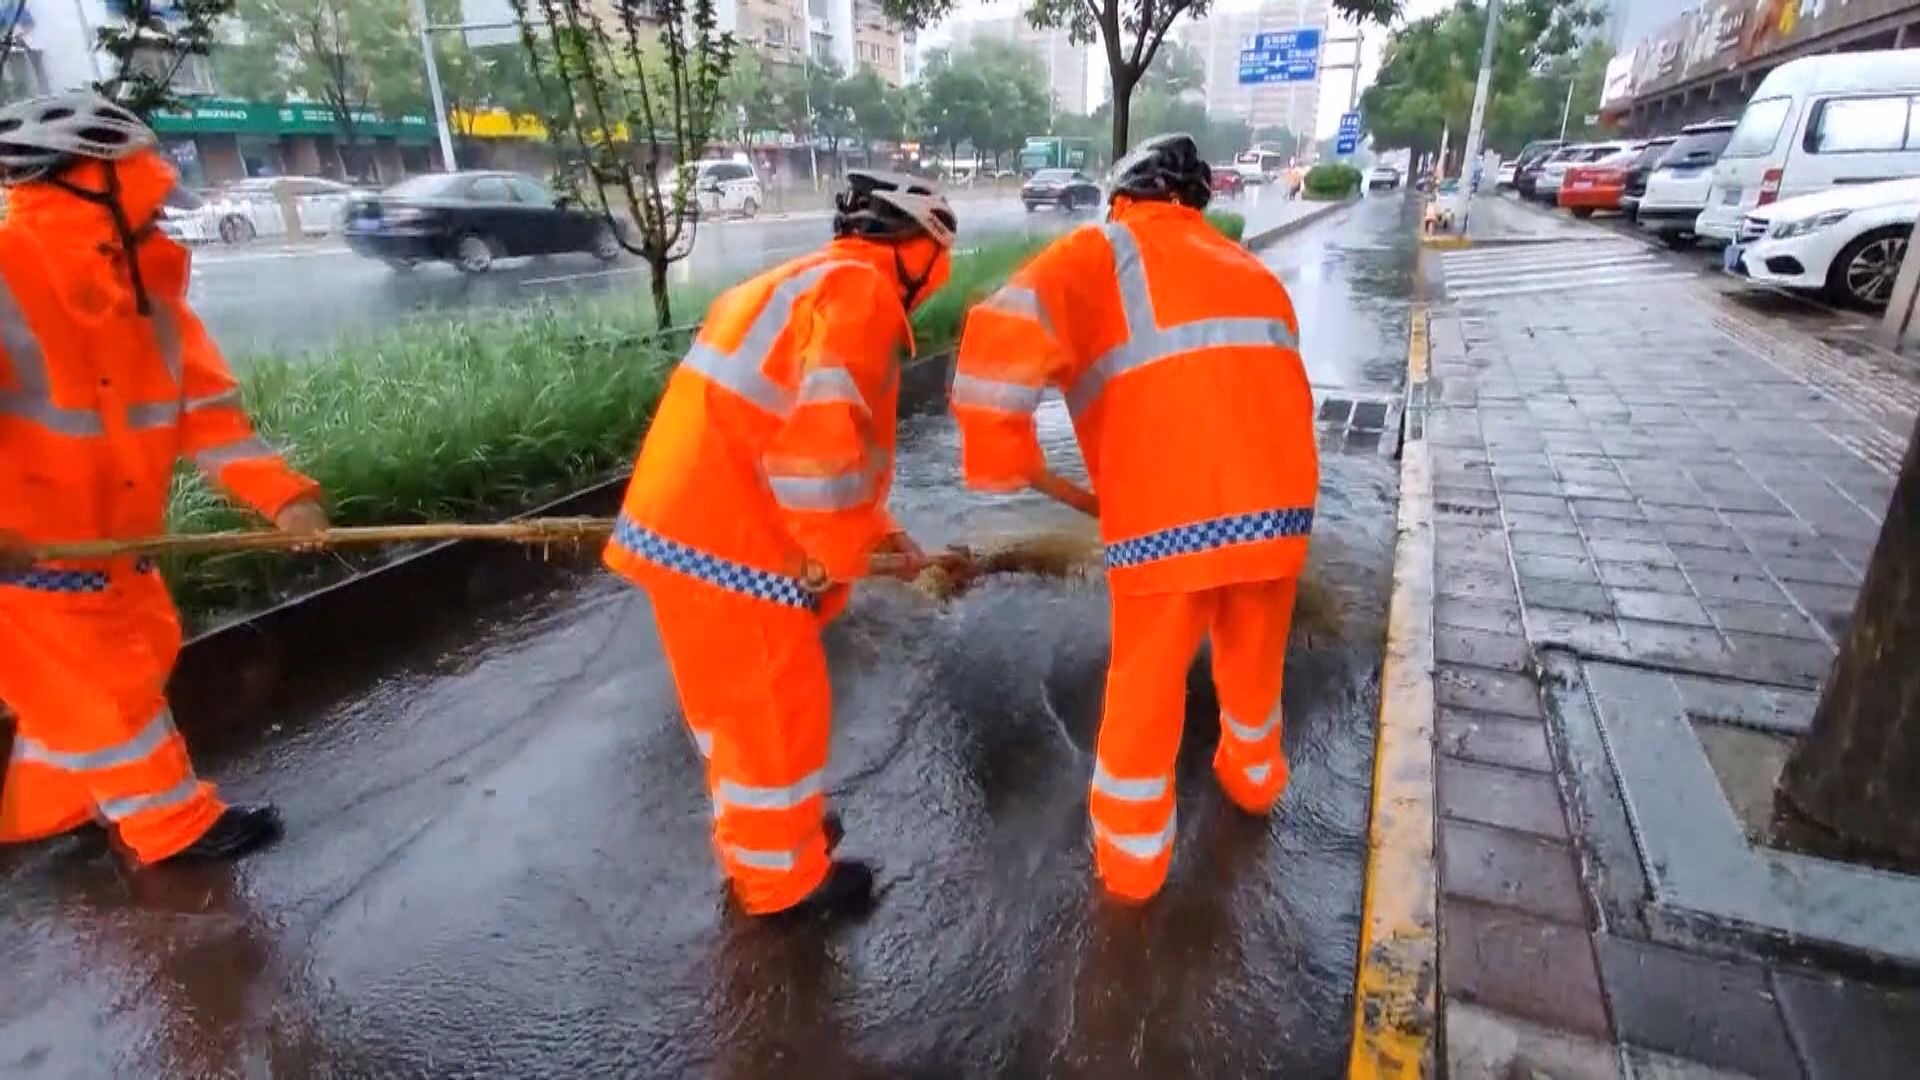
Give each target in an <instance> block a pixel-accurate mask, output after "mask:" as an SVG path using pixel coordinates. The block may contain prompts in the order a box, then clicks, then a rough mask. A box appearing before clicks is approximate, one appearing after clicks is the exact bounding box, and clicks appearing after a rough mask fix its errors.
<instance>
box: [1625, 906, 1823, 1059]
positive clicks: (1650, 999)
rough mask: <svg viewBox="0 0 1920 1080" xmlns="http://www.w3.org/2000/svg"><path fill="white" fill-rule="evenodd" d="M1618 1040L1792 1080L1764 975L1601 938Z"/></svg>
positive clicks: (1789, 1053) (1788, 1050) (1782, 1029)
mask: <svg viewBox="0 0 1920 1080" xmlns="http://www.w3.org/2000/svg"><path fill="white" fill-rule="evenodd" d="M1595 948H1596V951H1597V952H1598V953H1599V957H1600V971H1601V977H1602V978H1603V979H1604V981H1605V984H1606V991H1607V997H1608V1000H1609V1001H1611V1002H1612V1004H1613V1018H1614V1026H1615V1028H1616V1030H1617V1031H1618V1034H1619V1036H1620V1038H1621V1039H1622V1040H1623V1041H1625V1042H1629V1043H1633V1044H1635V1045H1638V1046H1644V1047H1648V1048H1650V1049H1654V1050H1660V1051H1664V1052H1666V1053H1670V1054H1676V1055H1678V1056H1680V1057H1684V1058H1690V1059H1692V1060H1695V1061H1701V1062H1705V1063H1707V1064H1709V1065H1715V1066H1719V1067H1721V1068H1729V1069H1738V1070H1740V1071H1742V1072H1746V1073H1750V1074H1752V1075H1753V1076H1755V1077H1758V1078H1760V1080H1775V1078H1778V1080H1799V1077H1800V1075H1801V1072H1800V1066H1799V1064H1798V1062H1797V1061H1796V1059H1795V1057H1794V1053H1793V1046H1792V1045H1791V1044H1790V1043H1789V1042H1788V1041H1787V1031H1786V1025H1785V1023H1784V1022H1783V1021H1782V1019H1781V1015H1780V1010H1779V1008H1778V1007H1777V1005H1776V1003H1775V1001H1774V997H1773V993H1772V991H1771V989H1770V988H1769V986H1768V980H1767V977H1766V971H1765V970H1764V969H1763V968H1760V967H1757V966H1746V965H1739V966H1736V965H1732V964H1725V963H1721V962H1719V961H1715V960H1710V959H1706V958H1703V957H1699V956H1694V955H1690V954H1687V953H1683V952H1680V951H1678V950H1675V949H1669V948H1665V947H1663V946H1657V945H1648V944H1645V943H1643V942H1637V941H1629V940H1627V939H1625V938H1619V937H1614V936H1612V935H1604V936H1601V937H1599V938H1598V939H1597V940H1596V942H1595Z"/></svg>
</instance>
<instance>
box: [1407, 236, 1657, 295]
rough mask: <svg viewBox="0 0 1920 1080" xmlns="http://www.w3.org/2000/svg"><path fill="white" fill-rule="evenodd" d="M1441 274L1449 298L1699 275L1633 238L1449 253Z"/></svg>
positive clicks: (1615, 286)
mask: <svg viewBox="0 0 1920 1080" xmlns="http://www.w3.org/2000/svg"><path fill="white" fill-rule="evenodd" d="M1440 267H1441V276H1442V278H1443V279H1444V281H1445V283H1446V295H1447V298H1448V299H1449V300H1454V301H1460V302H1465V301H1474V300H1490V299H1493V298H1495V297H1500V296H1526V295H1537V294H1540V293H1551V292H1578V291H1582V290H1586V289H1618V288H1623V287H1629V286H1636V285H1642V284H1648V285H1670V283H1672V282H1674V281H1678V280H1682V279H1688V278H1692V277H1694V276H1695V274H1694V272H1693V271H1692V270H1689V269H1686V268H1685V267H1683V266H1679V265H1676V264H1674V263H1672V262H1669V261H1667V260H1665V259H1663V258H1661V257H1660V256H1659V255H1658V254H1656V253H1655V252H1654V251H1653V250H1652V249H1651V248H1649V247H1647V246H1646V245H1645V244H1639V243H1635V242H1633V241H1631V240H1618V241H1614V240H1606V241H1593V240H1572V241H1558V242H1553V243H1540V244H1516V245H1514V246H1511V247H1486V248H1478V249H1469V250H1466V251H1453V252H1446V253H1443V254H1442V255H1441V256H1440Z"/></svg>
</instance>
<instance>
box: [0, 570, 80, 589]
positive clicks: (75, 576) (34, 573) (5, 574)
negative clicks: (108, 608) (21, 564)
mask: <svg viewBox="0 0 1920 1080" xmlns="http://www.w3.org/2000/svg"><path fill="white" fill-rule="evenodd" d="M0 585H5V586H11V587H13V588H16V589H33V590H35V591H36V592H63V593H92V592H106V591H107V575H105V574H102V573H100V572H99V571H97V570H49V569H46V568H44V567H34V568H33V569H31V570H0Z"/></svg>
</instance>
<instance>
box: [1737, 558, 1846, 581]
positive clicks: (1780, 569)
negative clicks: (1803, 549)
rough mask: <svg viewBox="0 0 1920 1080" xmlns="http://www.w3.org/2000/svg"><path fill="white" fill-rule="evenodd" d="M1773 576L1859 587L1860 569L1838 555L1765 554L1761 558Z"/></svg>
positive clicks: (1786, 579)
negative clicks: (1822, 556) (1843, 560)
mask: <svg viewBox="0 0 1920 1080" xmlns="http://www.w3.org/2000/svg"><path fill="white" fill-rule="evenodd" d="M1761 561H1762V562H1764V563H1766V566H1767V569H1768V570H1771V571H1773V576H1774V577H1777V578H1779V579H1780V580H1781V581H1789V582H1791V581H1806V582H1812V583H1813V584H1816V585H1848V586H1853V587H1856V588H1857V587H1858V586H1859V584H1860V580H1861V574H1860V571H1858V570H1855V569H1854V568H1853V567H1851V566H1848V565H1847V564H1846V563H1844V562H1842V561H1840V559H1839V558H1838V557H1831V558H1824V559H1823V558H1820V557H1818V556H1815V555H1764V556H1762V559H1761Z"/></svg>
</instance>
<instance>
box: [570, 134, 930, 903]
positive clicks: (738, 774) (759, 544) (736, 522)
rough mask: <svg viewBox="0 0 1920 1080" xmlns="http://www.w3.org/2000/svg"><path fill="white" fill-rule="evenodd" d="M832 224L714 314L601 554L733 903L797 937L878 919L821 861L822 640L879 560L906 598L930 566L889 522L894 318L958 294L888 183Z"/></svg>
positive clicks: (824, 851) (863, 182)
mask: <svg viewBox="0 0 1920 1080" xmlns="http://www.w3.org/2000/svg"><path fill="white" fill-rule="evenodd" d="M835 205H836V209H837V213H836V214H835V215H834V219H833V240H832V241H831V242H830V243H828V244H827V245H826V246H825V247H824V248H822V249H821V250H819V251H817V252H814V253H812V254H809V255H805V256H802V257H800V258H798V259H795V260H793V261H791V262H788V263H786V264H784V265H781V266H778V267H775V268H774V269H772V270H768V271H766V272H765V273H762V274H760V275H759V276H757V277H755V278H753V279H752V280H750V281H747V282H745V283H744V284H741V285H739V286H736V287H735V288H733V289H731V290H729V291H728V292H726V293H725V294H723V295H722V296H721V297H720V299H719V300H718V301H716V302H715V303H714V305H713V307H712V309H711V310H710V311H709V312H708V314H707V319H706V322H705V324H704V325H703V326H702V328H701V331H700V335H699V338H698V339H697V340H696V342H695V343H694V345H693V348H692V349H691V351H689V352H688V353H687V356H686V358H685V360H683V361H682V362H681V364H680V365H679V367H678V369H677V370H676V371H675V372H674V375H673V378H672V381H671V382H669V383H668V385H667V391H666V394H665V395H664V396H663V397H662V399H661V401H660V406H659V410H658V412H657V414H656V415H655V417H654V420H653V425H652V427H651V428H649V429H648V431H647V436H646V440H645V442H644V444H643V445H642V446H641V448H640V455H639V459H638V461H637V462H636V463H635V465H634V469H633V480H632V482H631V484H630V485H629V486H628V488H627V494H626V500H625V503H624V505H623V507H622V510H621V513H620V516H619V518H618V519H617V523H616V526H615V530H614V535H613V540H612V542H611V543H610V544H609V545H608V547H607V551H606V562H607V565H608V566H609V567H610V568H612V569H613V570H614V571H615V572H616V573H618V574H620V575H622V576H623V577H626V578H628V579H630V580H631V581H633V582H634V583H635V584H636V585H639V586H640V587H641V588H643V589H645V590H646V592H647V595H648V597H649V598H650V599H651V601H652V603H653V614H654V620H655V622H656V623H657V625H658V626H659V630H660V643H661V647H662V648H663V650H664V651H665V652H666V656H667V662H668V664H669V666H670V667H671V668H672V670H673V679H674V686H675V688H676V689H677V690H678V692H679V697H680V706H681V712H682V713H683V714H684V715H685V717H686V721H687V726H688V728H689V729H690V730H691V732H692V735H693V741H694V743H695V745H696V746H697V747H698V748H699V751H700V754H701V755H702V757H703V758H705V762H706V779H707V789H708V793H709V795H710V796H711V798H712V803H713V829H714V849H715V853H716V855H717V856H718V858H719V861H720V865H721V867H722V868H723V869H724V870H725V872H726V874H727V877H728V879H729V883H730V887H731V891H732V895H733V898H734V900H735V901H736V902H737V903H738V904H739V906H740V907H741V908H743V909H744V910H745V911H746V912H748V913H749V914H752V915H765V916H771V915H781V916H784V917H785V918H787V919H790V920H792V919H799V918H803V917H809V916H812V915H816V914H824V915H833V916H843V915H859V914H864V913H865V912H866V911H867V910H868V909H869V908H870V906H871V904H872V902H873V881H874V875H873V869H872V867H870V866H868V865H866V864H865V863H862V862H859V861H856V860H852V859H838V860H835V859H833V858H832V853H833V850H834V848H835V847H836V845H837V844H838V842H839V839H840V825H839V821H838V819H837V818H836V817H835V816H834V815H832V814H829V813H828V812H827V811H826V792H825V790H824V787H823V777H824V775H825V770H826V765H827V743H828V734H829V726H830V719H831V712H832V696H831V691H830V689H829V687H828V683H827V660H826V653H825V651H824V649H823V648H822V645H821V641H820V634H821V630H822V628H823V627H824V625H825V623H826V622H827V620H829V619H831V618H832V617H833V616H834V615H836V614H837V613H838V612H839V611H840V610H841V609H842V608H843V607H844V606H845V604H846V594H847V589H848V586H849V584H850V583H851V582H852V581H853V580H854V579H856V578H859V577H861V576H863V575H864V574H865V573H866V571H867V568H868V566H869V559H870V557H871V556H872V555H874V554H875V553H877V552H885V553H891V554H894V555H899V556H904V557H903V558H898V559H895V560H893V561H892V564H893V566H894V567H895V569H896V571H897V572H898V573H899V574H900V575H902V576H904V577H912V576H913V575H914V574H917V573H918V572H919V570H920V569H921V566H922V564H923V562H924V560H925V555H924V554H923V553H922V552H921V550H920V547H919V546H918V545H917V544H915V543H914V541H913V540H912V539H911V538H909V537H908V536H907V534H906V533H905V532H903V531H902V530H901V528H900V526H899V525H898V524H896V523H895V522H894V520H893V518H892V517H891V516H890V515H889V514H888V513H887V509H886V504H887V494H888V491H889V490H890V488H891V486H892V482H893V454H894V437H895V431H894V427H895V415H896V411H897V405H898V397H899V377H900V363H901V360H902V359H903V358H904V357H905V356H906V355H908V354H909V353H910V352H911V350H912V348H913V333H912V330H911V328H910V326H909V324H908V314H909V313H910V312H911V311H912V310H913V309H914V308H915V307H916V306H918V305H919V304H920V303H921V302H922V301H923V300H925V299H926V298H927V297H928V296H931V295H932V294H933V293H934V292H935V291H937V290H938V289H939V288H940V286H941V285H942V284H943V283H944V282H945V281H946V279H947V277H948V275H949V273H950V272H951V257H952V247H953V239H954V229H955V227H956V224H957V222H956V220H955V217H954V213H953V209H952V207H950V206H949V205H948V204H947V200H946V199H945V198H944V197H943V196H941V195H940V194H939V193H938V192H937V191H935V190H934V189H933V188H932V187H931V186H930V185H929V184H928V183H927V182H926V181H922V180H916V179H913V178H911V177H907V176H901V175H895V174H891V173H882V172H863V171H855V172H850V173H848V174H847V179H846V188H845V190H844V191H843V192H842V193H841V194H840V195H839V196H838V197H837V198H836V200H835Z"/></svg>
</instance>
